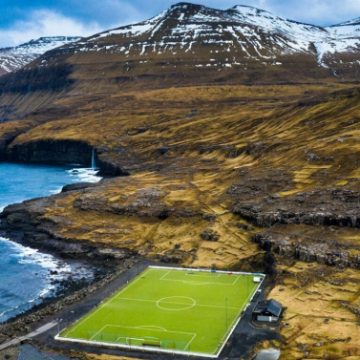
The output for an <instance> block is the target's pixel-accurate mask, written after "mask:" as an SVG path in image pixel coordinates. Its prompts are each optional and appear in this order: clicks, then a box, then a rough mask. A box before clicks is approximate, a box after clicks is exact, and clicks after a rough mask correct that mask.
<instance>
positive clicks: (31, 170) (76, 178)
mask: <svg viewBox="0 0 360 360" xmlns="http://www.w3.org/2000/svg"><path fill="white" fill-rule="evenodd" d="M96 174H97V171H96V170H94V169H81V168H75V169H74V168H69V167H68V168H65V167H54V166H39V165H22V164H10V163H0V211H2V210H3V208H4V207H5V206H7V205H9V204H14V203H18V202H21V201H24V200H28V199H33V198H37V197H42V196H48V195H51V194H54V193H57V192H59V191H61V188H62V186H64V185H66V184H71V183H77V182H82V181H88V182H97V181H99V180H100V179H101V178H100V177H98V176H97V175H96ZM69 277H72V278H73V279H76V278H77V279H81V278H83V277H91V270H90V269H89V268H86V267H84V266H82V265H81V264H75V263H72V264H68V263H65V262H64V261H61V260H59V259H56V258H55V257H53V256H51V255H48V254H43V253H40V252H38V251H37V250H34V249H31V248H28V247H24V246H22V245H19V244H16V243H14V242H12V241H10V240H9V239H5V238H3V237H0V323H2V322H4V321H6V320H8V319H9V318H11V317H13V316H15V315H18V314H20V313H22V312H24V311H26V310H29V309H30V308H31V307H33V306H34V305H36V304H39V303H40V302H41V301H42V299H44V298H46V297H49V296H52V295H54V293H55V292H56V290H57V285H56V281H59V280H66V278H69Z"/></svg>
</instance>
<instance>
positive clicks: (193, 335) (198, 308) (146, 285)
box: [60, 267, 258, 355]
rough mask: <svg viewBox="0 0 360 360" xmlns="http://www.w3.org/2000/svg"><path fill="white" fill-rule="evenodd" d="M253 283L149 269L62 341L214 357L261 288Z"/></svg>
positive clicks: (66, 332) (223, 275) (240, 278)
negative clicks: (71, 340)
mask: <svg viewBox="0 0 360 360" xmlns="http://www.w3.org/2000/svg"><path fill="white" fill-rule="evenodd" d="M253 277H254V275H251V274H248V275H246V274H231V275H229V274H226V273H219V272H216V273H211V272H205V271H201V272H195V271H190V270H189V269H183V270H176V269H171V270H170V269H168V268H151V267H150V268H148V269H147V270H145V271H144V272H143V273H141V274H140V275H139V276H137V277H136V278H135V279H134V280H133V281H132V282H130V283H129V284H128V285H127V286H126V287H125V288H123V289H122V290H120V291H119V292H118V293H116V294H115V295H114V296H112V297H111V298H110V299H108V300H107V301H105V302H104V303H103V304H101V305H100V306H99V307H98V308H96V309H95V310H93V311H92V312H90V313H89V314H88V315H86V316H85V317H84V318H82V319H80V320H79V321H78V322H77V323H75V324H74V325H73V326H72V327H70V328H68V329H66V330H64V331H63V332H62V333H61V334H60V338H65V339H74V340H80V341H83V340H86V341H93V342H102V343H112V344H118V345H125V346H138V347H139V346H140V347H146V348H149V347H151V348H154V350H155V349H161V350H166V349H167V350H171V351H182V352H193V353H201V354H208V355H215V354H217V353H218V351H219V349H220V348H221V346H222V344H223V343H224V341H225V340H226V337H227V336H228V334H229V332H230V331H231V328H232V327H233V325H234V324H235V322H236V321H237V319H238V318H239V315H240V314H241V311H242V310H243V309H244V308H245V307H246V305H247V304H248V302H249V300H250V298H251V296H252V295H253V294H254V292H255V291H256V289H257V287H258V284H256V283H254V281H253Z"/></svg>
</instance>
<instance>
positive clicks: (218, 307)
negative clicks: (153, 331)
mask: <svg viewBox="0 0 360 360" xmlns="http://www.w3.org/2000/svg"><path fill="white" fill-rule="evenodd" d="M119 300H127V301H141V302H151V303H156V302H157V301H158V300H146V299H134V298H120V299H119ZM168 304H170V303H168ZM172 304H174V305H184V304H183V303H172ZM196 306H201V307H208V308H215V309H216V308H217V309H225V308H226V309H232V310H239V308H238V307H235V306H221V305H203V304H198V303H197V304H196V305H194V307H196ZM166 310H168V309H166Z"/></svg>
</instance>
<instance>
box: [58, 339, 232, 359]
mask: <svg viewBox="0 0 360 360" xmlns="http://www.w3.org/2000/svg"><path fill="white" fill-rule="evenodd" d="M55 340H57V341H63V342H68V343H75V344H86V345H92V346H104V347H109V346H111V347H114V348H119V349H127V350H140V351H149V352H152V353H164V354H171V355H174V354H175V355H185V356H197V357H202V358H207V359H216V358H218V357H219V355H220V354H219V352H218V353H216V354H209V353H201V352H196V351H183V350H174V349H162V348H154V347H150V346H129V345H124V344H119V343H109V342H107V343H106V342H102V341H89V340H83V339H73V338H65V337H62V336H60V335H59V334H58V335H56V336H55ZM224 345H225V344H224ZM222 349H223V347H222V348H221V350H222Z"/></svg>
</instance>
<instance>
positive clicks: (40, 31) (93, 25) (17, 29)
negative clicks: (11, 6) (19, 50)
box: [0, 9, 102, 47]
mask: <svg viewBox="0 0 360 360" xmlns="http://www.w3.org/2000/svg"><path fill="white" fill-rule="evenodd" d="M101 30H102V28H101V27H100V26H99V24H98V23H97V22H95V21H93V22H89V23H85V22H82V21H80V20H77V19H74V18H71V17H67V16H65V15H63V14H61V13H59V12H56V11H51V10H46V9H43V10H36V11H33V12H31V13H30V15H29V16H28V17H27V18H26V19H25V20H18V21H16V22H14V23H13V24H12V25H11V26H10V27H8V28H6V29H0V46H1V47H3V46H13V45H18V44H21V43H24V42H27V41H29V40H31V39H37V38H39V37H41V36H57V35H64V36H70V35H74V36H88V35H91V34H94V33H96V32H99V31H101Z"/></svg>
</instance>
